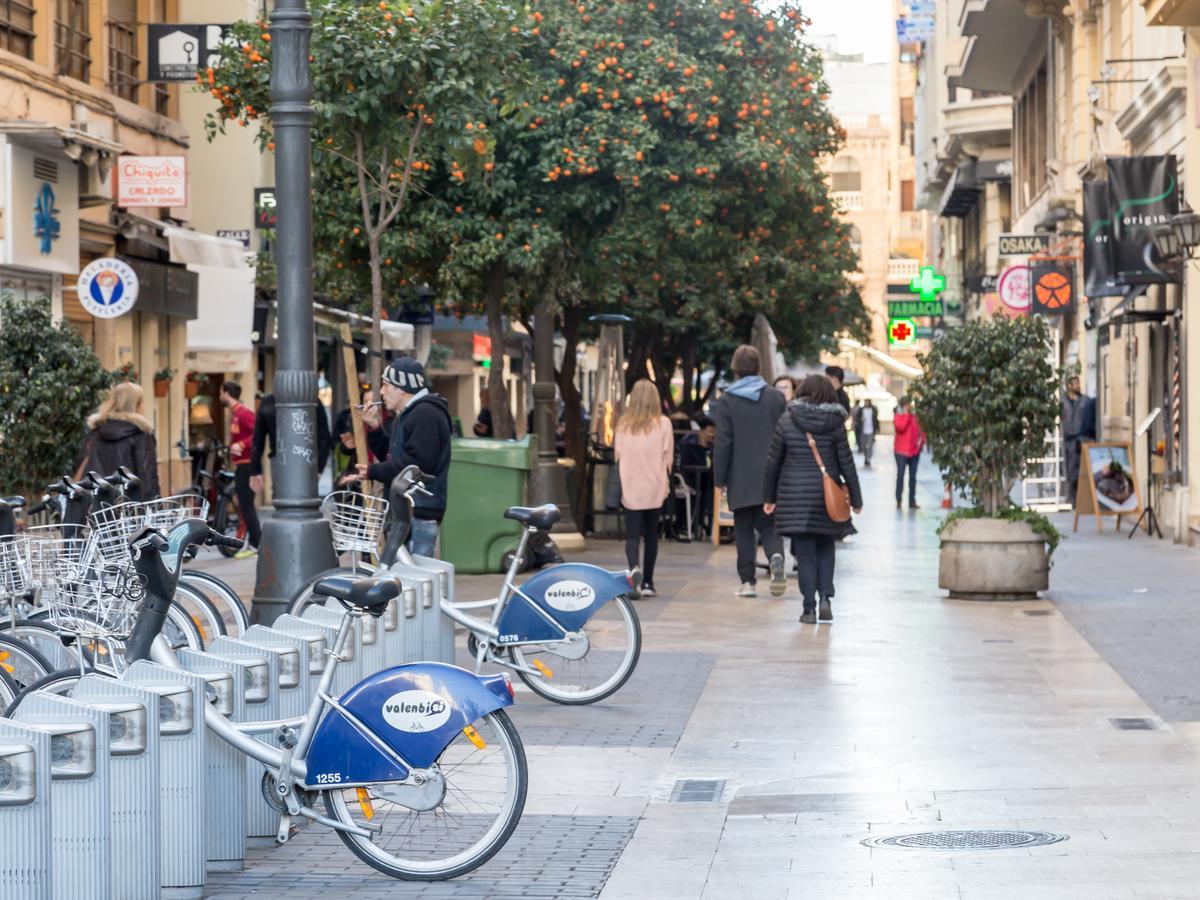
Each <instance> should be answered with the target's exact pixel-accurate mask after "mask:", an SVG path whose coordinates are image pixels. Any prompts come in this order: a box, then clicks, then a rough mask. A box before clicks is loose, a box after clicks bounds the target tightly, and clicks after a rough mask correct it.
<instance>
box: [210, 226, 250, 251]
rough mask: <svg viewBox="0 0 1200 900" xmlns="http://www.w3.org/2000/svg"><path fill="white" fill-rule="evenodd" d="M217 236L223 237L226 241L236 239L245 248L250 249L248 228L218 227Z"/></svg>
mask: <svg viewBox="0 0 1200 900" xmlns="http://www.w3.org/2000/svg"><path fill="white" fill-rule="evenodd" d="M217 237H219V238H225V240H227V241H238V242H240V243H241V245H242V246H243V247H245V248H246V249H247V250H249V249H250V229H249V228H218V229H217Z"/></svg>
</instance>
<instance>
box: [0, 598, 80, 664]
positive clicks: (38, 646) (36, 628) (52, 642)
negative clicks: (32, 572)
mask: <svg viewBox="0 0 1200 900" xmlns="http://www.w3.org/2000/svg"><path fill="white" fill-rule="evenodd" d="M48 614H49V611H48V610H45V609H40V610H38V609H35V610H34V611H33V612H32V613H31V615H33V616H38V615H42V616H45V615H48ZM3 633H4V634H7V635H10V636H11V637H14V638H16V639H17V640H19V641H21V642H22V643H24V644H27V645H28V646H30V647H32V648H33V649H34V650H36V651H37V652H38V653H39V654H40V655H41V657H42V658H43V659H45V660H46V663H47V668H46V673H47V674H49V673H50V672H54V671H57V670H58V669H67V668H70V667H71V666H73V665H78V664H79V658H78V656H76V655H75V654H76V652H77V651H76V650H75V649H73V646H74V645H72V646H70V647H69V646H67V645H65V644H64V643H63V640H62V633H61V632H60V631H59V630H58V629H57V628H55V627H54V626H52V625H50V624H49V623H48V622H44V621H42V620H41V619H40V618H26V619H17V621H16V622H15V623H14V624H13V625H7V624H6V625H5V626H4V628H3Z"/></svg>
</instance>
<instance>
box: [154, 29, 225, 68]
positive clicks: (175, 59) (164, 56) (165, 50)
mask: <svg viewBox="0 0 1200 900" xmlns="http://www.w3.org/2000/svg"><path fill="white" fill-rule="evenodd" d="M231 27H232V26H229V25H164V24H159V25H147V26H146V42H147V44H148V49H149V53H148V54H147V56H148V59H147V61H146V63H147V65H146V68H147V70H148V75H147V79H146V80H147V81H195V80H196V74H197V73H198V72H199V71H200V70H201V69H205V68H208V67H210V66H214V65H216V62H217V58H218V57H217V54H218V51H219V49H220V46H221V41H223V40H225V37H226V35H227V34H228V33H229V31H230V28H231Z"/></svg>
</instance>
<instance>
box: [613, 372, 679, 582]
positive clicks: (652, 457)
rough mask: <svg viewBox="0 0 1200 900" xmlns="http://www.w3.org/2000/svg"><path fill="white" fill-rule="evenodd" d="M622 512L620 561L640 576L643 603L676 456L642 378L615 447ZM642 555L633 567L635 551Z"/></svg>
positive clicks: (650, 387) (650, 386)
mask: <svg viewBox="0 0 1200 900" xmlns="http://www.w3.org/2000/svg"><path fill="white" fill-rule="evenodd" d="M614 443H615V445H616V451H617V470H618V472H619V474H620V476H621V505H622V506H623V507H624V508H625V558H626V559H627V560H628V561H629V568H630V569H632V570H633V571H634V572H638V571H640V572H641V582H642V590H641V594H642V596H643V597H653V596H654V595H655V590H654V562H655V559H656V558H657V557H658V517H659V514H660V513H661V512H662V505H663V501H664V500H666V499H667V489H668V485H669V484H670V474H671V463H672V461H673V457H674V455H675V442H674V436H673V434H672V432H671V420H670V419H668V418H667V417H666V416H664V415H663V413H662V403H661V402H660V401H659V399H658V388H656V387H655V386H654V383H653V382H651V381H649V380H648V379H645V378H643V379H642V380H640V381H639V382H638V383H637V384H635V385H634V386H633V391H632V392H631V393H630V394H629V400H628V402H627V403H626V404H625V412H624V413H623V414H622V415H621V420H620V421H619V422H618V423H617V436H616V440H615V441H614ZM643 541H645V544H646V552H645V556H644V558H643V560H642V565H641V566H640V567H639V566H638V550H639V545H640V544H641V543H642V542H643Z"/></svg>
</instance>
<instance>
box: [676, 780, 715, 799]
mask: <svg viewBox="0 0 1200 900" xmlns="http://www.w3.org/2000/svg"><path fill="white" fill-rule="evenodd" d="M724 792H725V779H724V778H722V779H719V780H718V779H708V780H705V779H698V778H683V779H680V780H679V781H677V782H675V787H674V788H673V789H672V790H671V802H672V803H718V802H720V800H721V794H723V793H724Z"/></svg>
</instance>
